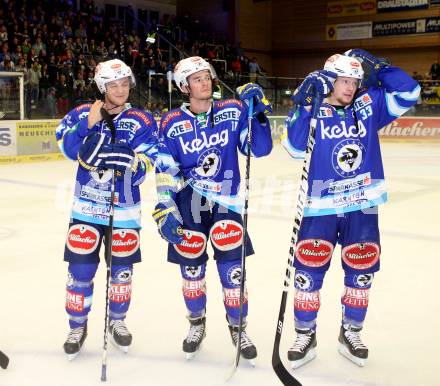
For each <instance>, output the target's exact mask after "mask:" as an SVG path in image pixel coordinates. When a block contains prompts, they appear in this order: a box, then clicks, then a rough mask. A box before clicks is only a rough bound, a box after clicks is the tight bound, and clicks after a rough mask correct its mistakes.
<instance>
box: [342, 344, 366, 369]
mask: <svg viewBox="0 0 440 386" xmlns="http://www.w3.org/2000/svg"><path fill="white" fill-rule="evenodd" d="M338 351H339V353H340V354H341V355H342V356H344V357H345V358H347V359H348V360H349V361H351V362H353V363H354V364H355V365H358V366H359V367H364V366H365V362H366V358H358V357H355V356H354V355H352V354H351V353H350V351H349V350H348V348H347V347H345V346H344V345H343V344H340V345H339V350H338Z"/></svg>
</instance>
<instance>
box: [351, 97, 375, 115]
mask: <svg viewBox="0 0 440 386" xmlns="http://www.w3.org/2000/svg"><path fill="white" fill-rule="evenodd" d="M372 103H373V101H372V100H371V97H370V96H369V95H368V93H365V94H364V95H362V96H361V97H359V98H357V99H356V100H355V102H354V109H355V110H356V111H358V110H360V109H363V108H364V107H365V106H368V105H371V104H372Z"/></svg>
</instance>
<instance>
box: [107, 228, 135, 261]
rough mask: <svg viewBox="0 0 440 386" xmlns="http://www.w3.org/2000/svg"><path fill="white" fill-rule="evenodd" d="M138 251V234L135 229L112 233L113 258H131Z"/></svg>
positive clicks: (118, 230) (117, 230)
mask: <svg viewBox="0 0 440 386" xmlns="http://www.w3.org/2000/svg"><path fill="white" fill-rule="evenodd" d="M138 249H139V233H138V232H137V231H136V230H135V229H116V230H114V231H113V240H112V254H113V256H115V257H127V256H131V255H132V254H133V253H135V252H136V251H137V250H138Z"/></svg>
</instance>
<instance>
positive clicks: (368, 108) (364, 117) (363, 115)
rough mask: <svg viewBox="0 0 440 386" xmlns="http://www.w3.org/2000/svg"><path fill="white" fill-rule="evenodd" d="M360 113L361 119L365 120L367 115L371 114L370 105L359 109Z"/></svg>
mask: <svg viewBox="0 0 440 386" xmlns="http://www.w3.org/2000/svg"><path fill="white" fill-rule="evenodd" d="M359 112H360V113H361V115H362V120H363V121H365V120H366V119H367V118H368V117H370V116H371V115H373V110H371V106H367V107H365V109H362V110H359Z"/></svg>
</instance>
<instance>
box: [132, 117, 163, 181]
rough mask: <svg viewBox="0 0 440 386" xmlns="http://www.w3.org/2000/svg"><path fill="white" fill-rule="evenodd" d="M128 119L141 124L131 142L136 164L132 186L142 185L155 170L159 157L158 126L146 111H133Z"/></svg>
mask: <svg viewBox="0 0 440 386" xmlns="http://www.w3.org/2000/svg"><path fill="white" fill-rule="evenodd" d="M127 117H130V119H134V120H136V121H137V122H138V123H139V129H138V130H137V131H136V133H135V135H134V136H133V138H132V139H131V141H130V142H129V145H130V148H131V149H132V150H133V151H134V152H135V155H136V162H135V167H134V173H133V176H132V185H139V184H141V183H142V182H143V181H144V179H145V175H146V174H147V173H148V171H150V170H151V169H152V168H153V165H154V163H155V162H156V160H157V156H158V137H157V135H158V134H157V125H156V121H155V120H154V118H153V116H152V115H151V114H149V113H146V112H144V111H140V110H136V109H132V110H129V111H128V112H127Z"/></svg>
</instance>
